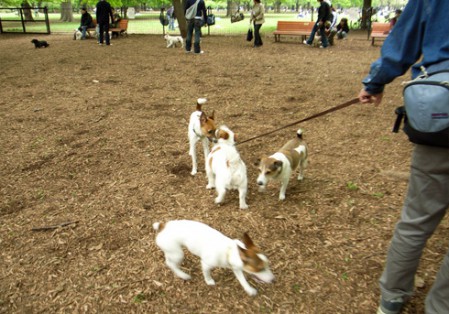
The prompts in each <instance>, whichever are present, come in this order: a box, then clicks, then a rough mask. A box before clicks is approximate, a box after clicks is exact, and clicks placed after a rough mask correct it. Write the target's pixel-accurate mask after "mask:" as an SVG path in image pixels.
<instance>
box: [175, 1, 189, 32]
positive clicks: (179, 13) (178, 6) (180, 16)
mask: <svg viewBox="0 0 449 314" xmlns="http://www.w3.org/2000/svg"><path fill="white" fill-rule="evenodd" d="M185 1H186V0H173V8H174V9H175V16H176V20H178V27H179V31H180V32H181V36H182V37H183V38H186V37H187V24H186V17H185V14H184V7H185Z"/></svg>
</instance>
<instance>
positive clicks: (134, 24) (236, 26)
mask: <svg viewBox="0 0 449 314" xmlns="http://www.w3.org/2000/svg"><path fill="white" fill-rule="evenodd" d="M220 13H221V12H220ZM223 13H224V11H223ZM91 14H92V16H93V17H95V15H94V14H93V13H91ZM0 17H1V19H2V22H3V30H4V31H12V30H13V29H14V31H17V32H21V31H22V27H21V22H7V21H8V20H14V19H18V16H17V15H16V14H14V13H11V12H5V11H1V12H0ZM60 17H61V15H60V13H49V20H50V30H51V32H52V33H68V32H73V30H74V29H75V28H78V26H79V21H80V14H79V13H75V14H74V15H73V18H74V20H73V22H61V21H60ZM215 17H216V18H215V20H216V24H215V25H212V26H210V29H209V31H208V29H207V27H204V28H203V32H204V33H205V34H208V32H209V33H210V34H211V35H236V34H245V33H246V32H247V30H248V27H249V13H245V19H244V20H242V21H240V22H236V23H231V19H230V18H229V17H226V16H225V15H224V14H217V13H215ZM342 17H343V15H340V16H339V19H340V18H342ZM315 18H316V16H314V19H315ZM278 20H282V21H310V16H309V17H307V18H298V17H297V14H296V13H266V14H265V23H264V24H263V26H262V29H261V33H262V35H263V34H264V33H266V34H269V33H272V32H273V31H274V30H275V29H276V25H277V21H278ZM37 21H38V22H28V23H27V24H26V29H27V31H34V32H45V31H46V26H45V21H44V14H42V13H41V14H39V17H38V18H37ZM165 31H166V32H167V28H165ZM128 33H129V34H162V33H163V27H162V25H161V23H160V22H159V12H157V11H152V12H144V13H139V14H136V17H135V19H130V21H129V24H128ZM173 33H179V30H178V29H176V31H173Z"/></svg>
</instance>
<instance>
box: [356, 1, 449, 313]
mask: <svg viewBox="0 0 449 314" xmlns="http://www.w3.org/2000/svg"><path fill="white" fill-rule="evenodd" d="M448 12H449V1H445V0H409V1H408V3H407V5H406V7H405V8H404V10H403V12H402V15H401V18H400V19H399V20H398V22H397V23H396V25H395V26H394V28H393V29H392V31H391V33H390V34H389V36H388V37H387V39H386V40H385V42H384V44H383V46H382V50H381V57H380V58H379V59H378V60H376V61H375V62H374V63H372V64H371V69H370V72H369V74H368V76H367V77H366V78H365V79H364V80H363V85H364V88H363V89H362V90H361V91H360V93H359V100H360V102H361V103H364V104H366V103H373V104H376V105H378V104H380V103H381V101H382V96H383V92H384V87H385V85H386V84H388V83H390V82H391V81H393V80H394V79H395V78H396V77H399V76H401V75H403V74H404V73H405V72H407V70H408V69H409V68H410V67H412V77H413V78H415V77H416V76H417V75H418V74H420V67H421V66H424V67H425V68H426V69H427V71H428V72H433V71H439V70H442V69H446V70H447V69H449V35H448V33H447V25H449V13H448ZM448 105H449V104H448ZM448 141H449V139H448ZM448 207H449V148H444V147H436V146H428V145H421V144H417V145H415V146H414V149H413V155H412V160H411V172H410V180H409V186H408V191H407V195H406V198H405V201H404V205H403V208H402V213H401V217H400V219H399V222H398V223H397V224H396V227H395V230H394V234H393V238H392V240H391V243H390V247H389V249H388V253H387V260H386V264H385V268H384V271H383V273H382V275H381V277H380V280H379V283H380V292H381V300H380V305H379V309H378V312H377V313H380V314H382V313H385V314H395V313H400V312H401V310H402V309H403V306H404V304H405V303H406V302H407V301H408V300H409V298H410V296H411V295H412V294H413V287H414V276H415V274H416V271H417V268H418V265H419V261H420V258H421V254H422V252H423V249H424V247H425V245H426V241H427V239H428V238H429V237H430V236H431V235H432V234H433V232H434V231H435V229H436V228H437V226H438V225H439V223H440V222H441V220H442V219H443V217H444V216H445V214H446V212H447V209H448ZM425 312H426V313H427V314H437V313H438V314H441V313H449V252H448V253H446V255H445V257H444V259H443V262H442V265H441V268H440V269H439V271H438V273H437V274H436V278H435V282H434V283H433V285H432V287H431V288H430V291H429V292H428V294H427V296H426V301H425Z"/></svg>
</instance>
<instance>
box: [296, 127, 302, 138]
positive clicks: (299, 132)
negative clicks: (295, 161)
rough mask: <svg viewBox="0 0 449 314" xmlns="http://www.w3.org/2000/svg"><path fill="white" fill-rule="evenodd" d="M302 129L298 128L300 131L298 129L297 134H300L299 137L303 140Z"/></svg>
mask: <svg viewBox="0 0 449 314" xmlns="http://www.w3.org/2000/svg"><path fill="white" fill-rule="evenodd" d="M302 132H303V131H302V129H298V131H296V135H297V136H298V138H299V139H301V140H302Z"/></svg>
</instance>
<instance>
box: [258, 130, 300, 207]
mask: <svg viewBox="0 0 449 314" xmlns="http://www.w3.org/2000/svg"><path fill="white" fill-rule="evenodd" d="M256 165H257V166H258V167H259V176H258V177H257V184H258V185H259V187H260V190H261V191H263V190H264V189H265V187H266V186H267V183H268V182H269V181H270V180H278V181H281V191H280V192H279V199H280V200H281V201H282V200H284V199H285V191H286V190H287V185H288V182H289V180H290V176H291V174H292V172H293V171H295V170H296V168H298V167H299V174H298V180H300V181H301V180H303V179H304V169H305V168H306V167H307V145H306V143H305V142H304V140H303V138H302V130H301V129H299V130H298V131H297V132H296V138H295V139H292V140H290V141H288V142H287V144H285V145H284V146H283V147H282V148H281V149H280V150H279V151H278V152H277V153H275V154H273V155H271V156H269V157H263V158H261V159H260V160H259V162H258V163H257V164H256Z"/></svg>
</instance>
